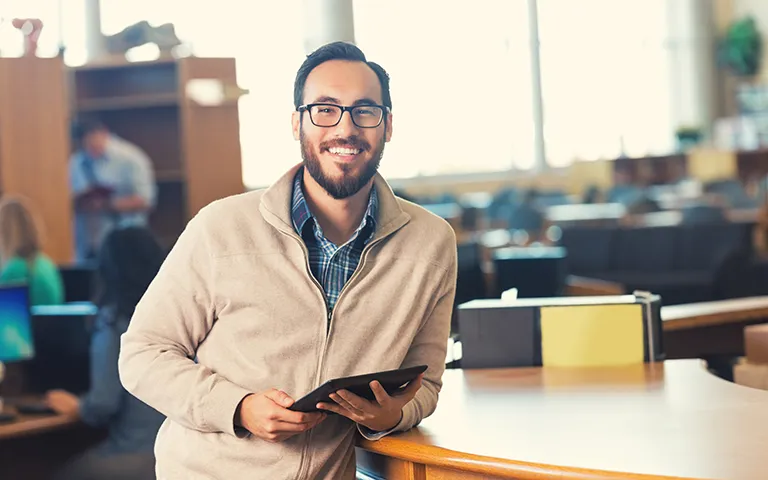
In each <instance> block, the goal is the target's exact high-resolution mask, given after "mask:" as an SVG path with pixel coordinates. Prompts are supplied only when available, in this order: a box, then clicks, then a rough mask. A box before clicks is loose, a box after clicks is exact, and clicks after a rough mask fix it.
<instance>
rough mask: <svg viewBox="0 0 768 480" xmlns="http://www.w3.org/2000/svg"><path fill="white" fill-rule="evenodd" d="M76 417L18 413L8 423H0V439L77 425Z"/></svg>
mask: <svg viewBox="0 0 768 480" xmlns="http://www.w3.org/2000/svg"><path fill="white" fill-rule="evenodd" d="M79 424H80V422H79V421H78V420H77V419H76V418H72V417H68V416H66V415H20V416H19V417H18V418H17V419H16V420H14V421H12V422H9V423H0V440H9V439H13V438H18V437H23V436H27V435H35V434H39V433H47V432H51V431H54V430H60V429H63V428H71V427H75V426H77V425H79Z"/></svg>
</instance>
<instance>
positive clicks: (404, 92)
mask: <svg viewBox="0 0 768 480" xmlns="http://www.w3.org/2000/svg"><path fill="white" fill-rule="evenodd" d="M353 8H354V14H355V41H356V43H357V44H358V45H359V46H360V48H361V49H362V50H363V51H364V52H365V54H366V56H367V57H368V58H369V59H370V60H373V61H375V62H377V63H379V64H381V65H382V66H383V67H384V68H385V69H386V70H387V71H388V72H389V74H390V77H391V86H390V88H391V93H392V106H393V109H392V113H393V125H394V132H393V135H392V141H391V142H390V143H389V144H388V145H387V147H386V148H385V152H386V153H385V154H384V158H383V160H382V163H381V171H382V174H384V175H385V176H387V177H395V178H402V177H412V176H417V175H432V174H444V173H466V172H477V171H499V170H508V169H509V168H510V166H513V165H514V166H516V167H518V168H531V167H532V166H533V164H534V150H533V148H534V145H533V140H532V139H533V120H532V118H533V116H532V112H531V110H532V107H531V105H532V103H531V75H530V47H529V40H528V19H527V18H528V17H527V4H526V2H523V1H510V0H478V1H473V2H467V1H462V2H453V1H451V2H445V1H442V0H420V1H418V2H414V1H412V0H411V1H409V0H357V1H355V2H354V4H353Z"/></svg>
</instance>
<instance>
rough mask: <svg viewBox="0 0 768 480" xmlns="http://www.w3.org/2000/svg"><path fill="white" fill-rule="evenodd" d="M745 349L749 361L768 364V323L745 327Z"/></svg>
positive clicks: (756, 363)
mask: <svg viewBox="0 0 768 480" xmlns="http://www.w3.org/2000/svg"><path fill="white" fill-rule="evenodd" d="M744 351H745V353H746V358H747V361H748V362H749V363H752V364H755V365H761V364H764V365H768V324H763V325H750V326H748V327H744Z"/></svg>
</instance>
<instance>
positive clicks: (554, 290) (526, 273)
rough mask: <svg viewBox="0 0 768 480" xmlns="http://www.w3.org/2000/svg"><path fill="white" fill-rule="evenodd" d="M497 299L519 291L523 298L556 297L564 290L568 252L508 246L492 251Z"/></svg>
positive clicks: (560, 249)
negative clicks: (511, 290)
mask: <svg viewBox="0 0 768 480" xmlns="http://www.w3.org/2000/svg"><path fill="white" fill-rule="evenodd" d="M493 265H494V270H495V272H496V291H495V292H494V293H495V295H494V296H495V297H499V296H501V293H502V292H504V291H506V290H509V289H510V288H516V289H517V292H518V296H519V297H521V298H534V297H557V296H560V295H561V294H562V293H563V290H564V289H565V280H566V276H567V271H566V269H567V265H566V250H565V249H564V248H563V247H544V246H531V247H523V248H520V247H509V248H500V249H497V250H495V251H494V252H493Z"/></svg>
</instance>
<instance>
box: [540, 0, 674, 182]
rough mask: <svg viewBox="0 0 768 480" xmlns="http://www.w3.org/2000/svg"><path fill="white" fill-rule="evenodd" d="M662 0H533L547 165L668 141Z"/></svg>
mask: <svg viewBox="0 0 768 480" xmlns="http://www.w3.org/2000/svg"><path fill="white" fill-rule="evenodd" d="M669 1H675V0H643V1H638V0H578V1H575V2H574V1H567V0H538V2H537V3H538V21H539V39H540V58H541V79H542V100H543V109H544V111H543V114H544V136H545V146H546V148H545V152H546V155H547V163H549V165H551V166H555V167H562V166H566V165H568V164H570V163H571V162H572V161H573V160H574V159H584V160H594V159H598V158H608V159H613V158H616V157H618V156H620V155H622V154H624V155H628V156H642V155H646V154H665V153H668V152H669V151H670V150H671V149H672V148H673V147H674V143H673V140H674V129H675V127H676V126H677V125H675V124H674V120H673V118H672V98H671V95H670V93H671V91H672V88H673V80H674V79H673V70H672V69H671V60H672V58H673V56H672V55H673V53H674V52H673V50H672V49H673V48H675V47H682V46H683V45H681V44H680V43H674V42H671V41H669V35H670V33H671V32H670V29H669V27H670V24H669V22H668V17H667V3H668V2H669ZM576 19H578V20H576ZM683 88H684V86H683Z"/></svg>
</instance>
